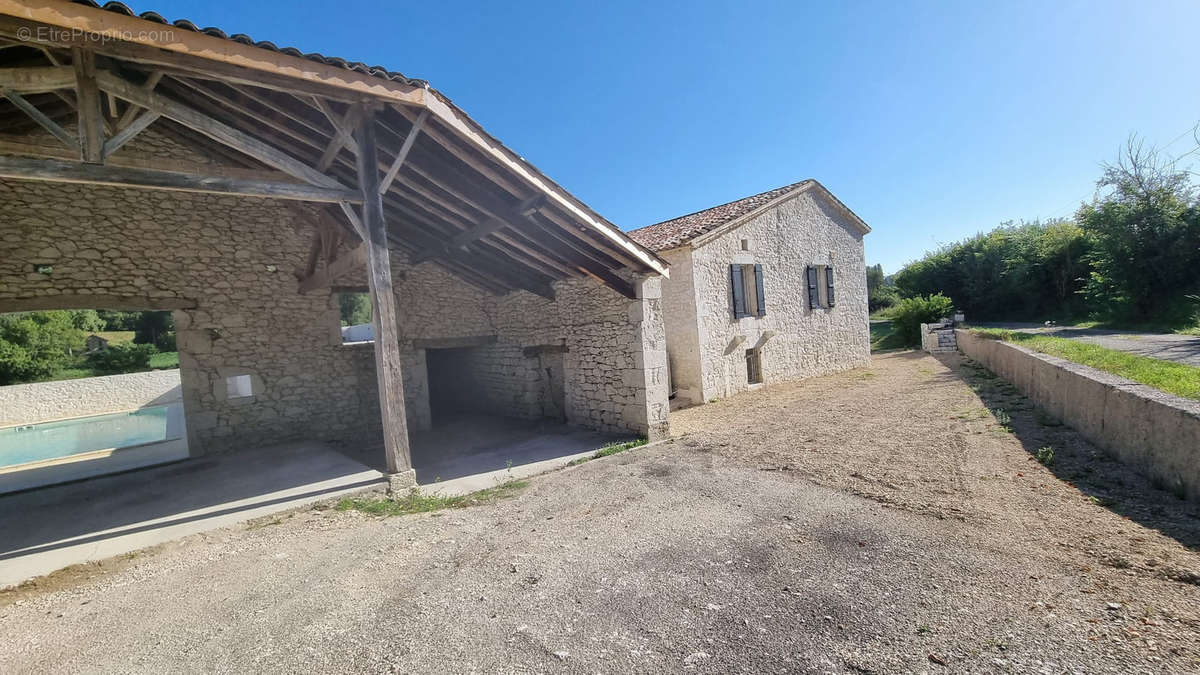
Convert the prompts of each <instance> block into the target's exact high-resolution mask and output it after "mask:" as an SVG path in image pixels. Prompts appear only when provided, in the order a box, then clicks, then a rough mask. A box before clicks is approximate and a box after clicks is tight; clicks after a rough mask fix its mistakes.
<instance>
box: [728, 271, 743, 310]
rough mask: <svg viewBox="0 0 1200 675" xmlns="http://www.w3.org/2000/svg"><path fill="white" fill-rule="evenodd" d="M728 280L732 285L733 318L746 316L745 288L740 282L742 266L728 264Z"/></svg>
mask: <svg viewBox="0 0 1200 675" xmlns="http://www.w3.org/2000/svg"><path fill="white" fill-rule="evenodd" d="M729 282H730V284H731V285H732V286H733V318H735V319H740V318H742V317H744V316H746V289H745V288H744V285H743V284H742V266H741V265H730V266H729Z"/></svg>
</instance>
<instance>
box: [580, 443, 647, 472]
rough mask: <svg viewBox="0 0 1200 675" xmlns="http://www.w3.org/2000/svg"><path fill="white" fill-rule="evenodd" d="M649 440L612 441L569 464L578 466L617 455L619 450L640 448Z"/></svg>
mask: <svg viewBox="0 0 1200 675" xmlns="http://www.w3.org/2000/svg"><path fill="white" fill-rule="evenodd" d="M647 442H648V441H647V440H646V439H644V438H639V439H637V440H635V441H626V442H624V443H610V444H608V445H606V446H604V447H603V448H600V449H599V450H597V451H596V452H594V453H592V454H591V455H590V456H588V457H580V458H579V459H573V460H571V461H570V462H568V463H567V466H578V465H580V464H583V463H584V462H589V461H591V460H593V459H600V458H601V457H608V456H609V455H615V454H617V453H619V452H625V451H626V450H631V449H633V448H640V447H642V446H643V445H645V444H646V443H647Z"/></svg>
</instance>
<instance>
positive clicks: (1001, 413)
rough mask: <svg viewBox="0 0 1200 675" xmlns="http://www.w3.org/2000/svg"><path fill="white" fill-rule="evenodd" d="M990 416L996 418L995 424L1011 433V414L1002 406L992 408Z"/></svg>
mask: <svg viewBox="0 0 1200 675" xmlns="http://www.w3.org/2000/svg"><path fill="white" fill-rule="evenodd" d="M992 417H995V418H996V424H999V425H1000V428H1001V429H1003V430H1005V431H1007V432H1009V433H1012V415H1009V414H1008V412H1006V411H1005V410H1004V408H992Z"/></svg>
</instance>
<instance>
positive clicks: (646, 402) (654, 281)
mask: <svg viewBox="0 0 1200 675" xmlns="http://www.w3.org/2000/svg"><path fill="white" fill-rule="evenodd" d="M633 283H634V287H635V289H636V290H637V299H636V300H632V301H630V306H629V320H630V323H631V324H632V327H633V368H632V369H631V370H630V371H629V372H627V373H626V378H625V379H626V384H628V385H629V386H632V387H634V388H635V389H637V390H638V391H637V394H636V396H635V399H634V401H633V402H631V403H628V404H626V405H625V407H624V409H623V410H622V412H621V417H622V420H623V421H624V422H625V424H626V426H627V427H628V428H630V429H633V430H636V431H638V432H639V433H642V434H645V436H646V438H648V439H650V440H651V441H656V440H659V439H662V438H666V437H667V436H669V435H670V422H669V420H668V415H669V413H670V409H671V408H670V403H669V401H668V400H667V397H668V396H669V395H670V383H669V382H668V375H667V332H666V325H665V324H664V323H663V308H662V277H660V276H659V275H657V274H655V275H645V276H643V275H638V276H637V277H635V278H634V281H633Z"/></svg>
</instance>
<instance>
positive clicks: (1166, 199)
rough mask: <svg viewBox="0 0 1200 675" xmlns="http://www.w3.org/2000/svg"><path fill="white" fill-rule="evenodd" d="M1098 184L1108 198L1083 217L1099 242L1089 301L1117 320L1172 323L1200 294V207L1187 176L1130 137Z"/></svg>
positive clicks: (1090, 207)
mask: <svg viewBox="0 0 1200 675" xmlns="http://www.w3.org/2000/svg"><path fill="white" fill-rule="evenodd" d="M1097 185H1098V186H1099V187H1100V188H1101V189H1107V190H1108V192H1107V194H1105V195H1104V196H1103V197H1101V198H1098V199H1096V200H1095V201H1094V202H1093V203H1091V204H1085V205H1084V206H1082V207H1081V208H1080V209H1079V213H1078V218H1079V223H1080V225H1081V226H1082V227H1083V230H1084V232H1086V233H1087V234H1088V236H1089V237H1091V239H1092V241H1093V242H1094V244H1093V248H1092V251H1091V253H1090V255H1089V256H1088V261H1089V262H1090V263H1091V265H1092V270H1091V273H1090V275H1089V278H1088V282H1087V286H1086V288H1085V290H1084V292H1085V295H1086V296H1087V298H1088V300H1089V301H1090V302H1092V303H1093V304H1094V305H1096V306H1097V307H1101V308H1103V309H1104V310H1105V311H1106V313H1108V314H1110V315H1112V316H1114V317H1117V318H1131V319H1134V320H1138V321H1145V320H1151V319H1153V320H1157V321H1163V320H1170V319H1171V318H1172V317H1167V316H1164V313H1165V312H1167V311H1169V310H1172V309H1175V308H1178V307H1180V306H1183V305H1185V303H1183V302H1182V301H1181V297H1182V296H1183V295H1185V294H1186V292H1188V291H1195V290H1197V289H1198V288H1200V266H1197V264H1196V261H1197V252H1198V251H1200V205H1198V204H1197V201H1196V193H1195V190H1194V188H1193V186H1192V185H1191V182H1190V180H1189V177H1188V173H1187V172H1186V171H1181V170H1178V169H1176V168H1175V166H1174V164H1173V163H1172V162H1169V161H1165V160H1163V159H1162V158H1161V157H1160V156H1159V154H1158V153H1157V152H1156V151H1155V150H1154V149H1153V148H1147V147H1145V146H1144V144H1143V143H1142V142H1141V141H1139V140H1137V139H1136V138H1130V139H1129V141H1128V142H1127V143H1126V145H1125V148H1124V149H1123V150H1122V153H1121V155H1120V157H1119V158H1118V159H1117V161H1116V162H1115V163H1112V164H1106V165H1105V167H1104V175H1103V176H1102V177H1101V178H1100V180H1099V181H1098V182H1097ZM1185 311H1186V310H1185Z"/></svg>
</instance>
